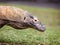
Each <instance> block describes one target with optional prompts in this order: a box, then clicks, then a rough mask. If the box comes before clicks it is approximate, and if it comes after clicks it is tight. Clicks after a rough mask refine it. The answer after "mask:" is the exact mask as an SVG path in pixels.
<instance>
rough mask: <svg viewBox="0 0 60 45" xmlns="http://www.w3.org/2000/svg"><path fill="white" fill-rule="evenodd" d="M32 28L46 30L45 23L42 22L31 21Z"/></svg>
mask: <svg viewBox="0 0 60 45" xmlns="http://www.w3.org/2000/svg"><path fill="white" fill-rule="evenodd" d="M29 25H30V27H31V28H34V29H36V30H38V31H41V32H44V31H45V30H46V27H45V25H41V24H34V23H29Z"/></svg>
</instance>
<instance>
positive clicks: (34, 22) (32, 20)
mask: <svg viewBox="0 0 60 45" xmlns="http://www.w3.org/2000/svg"><path fill="white" fill-rule="evenodd" d="M24 15H25V16H24V23H26V25H28V27H31V28H34V29H36V30H39V31H41V32H43V31H45V30H46V28H45V25H44V24H43V23H42V22H41V21H40V20H39V19H38V18H37V17H35V16H32V14H30V13H28V12H25V13H24Z"/></svg>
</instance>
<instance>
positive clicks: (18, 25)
mask: <svg viewBox="0 0 60 45" xmlns="http://www.w3.org/2000/svg"><path fill="white" fill-rule="evenodd" d="M5 7H6V6H5ZM9 8H12V7H8V9H9ZM3 9H4V8H2V10H3ZM6 9H7V8H6ZM12 9H13V10H12ZM12 9H9V10H11V11H12V12H13V11H14V12H13V14H14V13H15V12H16V11H17V12H16V14H14V15H12V13H11V12H8V10H7V11H4V10H3V12H4V13H3V12H2V14H4V15H3V16H2V14H0V28H2V27H3V26H4V25H8V26H11V27H13V28H15V29H26V28H34V29H36V30H38V31H41V32H44V31H45V30H46V27H45V25H44V24H42V22H41V21H40V20H39V19H38V18H37V17H35V16H32V14H30V13H29V12H26V11H24V10H20V9H17V8H12ZM0 10H1V9H0ZM15 10H16V11H15ZM19 11H20V12H21V13H20V12H19ZM6 12H7V13H6ZM18 12H19V13H18ZM0 13H1V11H0ZM6 14H7V15H6ZM8 14H9V15H8ZM22 14H23V15H22ZM10 16H11V18H10ZM13 16H14V17H13ZM15 16H16V17H15ZM19 16H21V17H19ZM1 17H2V18H1Z"/></svg>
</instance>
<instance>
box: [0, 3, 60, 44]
mask: <svg viewBox="0 0 60 45" xmlns="http://www.w3.org/2000/svg"><path fill="white" fill-rule="evenodd" d="M0 5H6V6H7V5H11V6H15V7H18V8H22V9H24V10H27V11H29V12H30V13H32V14H33V15H36V16H37V17H38V18H39V19H40V20H41V21H42V22H43V23H44V24H45V25H46V31H45V32H39V31H37V30H35V29H31V28H29V29H23V30H17V29H14V28H12V27H10V26H4V27H3V28H1V29H0V42H6V43H20V44H21V45H42V44H43V45H60V10H59V9H55V8H40V7H33V6H24V5H17V4H5V3H0Z"/></svg>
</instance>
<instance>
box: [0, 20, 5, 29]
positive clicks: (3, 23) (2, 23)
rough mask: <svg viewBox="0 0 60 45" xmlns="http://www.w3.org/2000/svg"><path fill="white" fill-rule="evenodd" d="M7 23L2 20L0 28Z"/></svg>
mask: <svg viewBox="0 0 60 45" xmlns="http://www.w3.org/2000/svg"><path fill="white" fill-rule="evenodd" d="M5 24H6V23H5V21H2V20H0V28H2V27H3V26H4V25H5Z"/></svg>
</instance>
